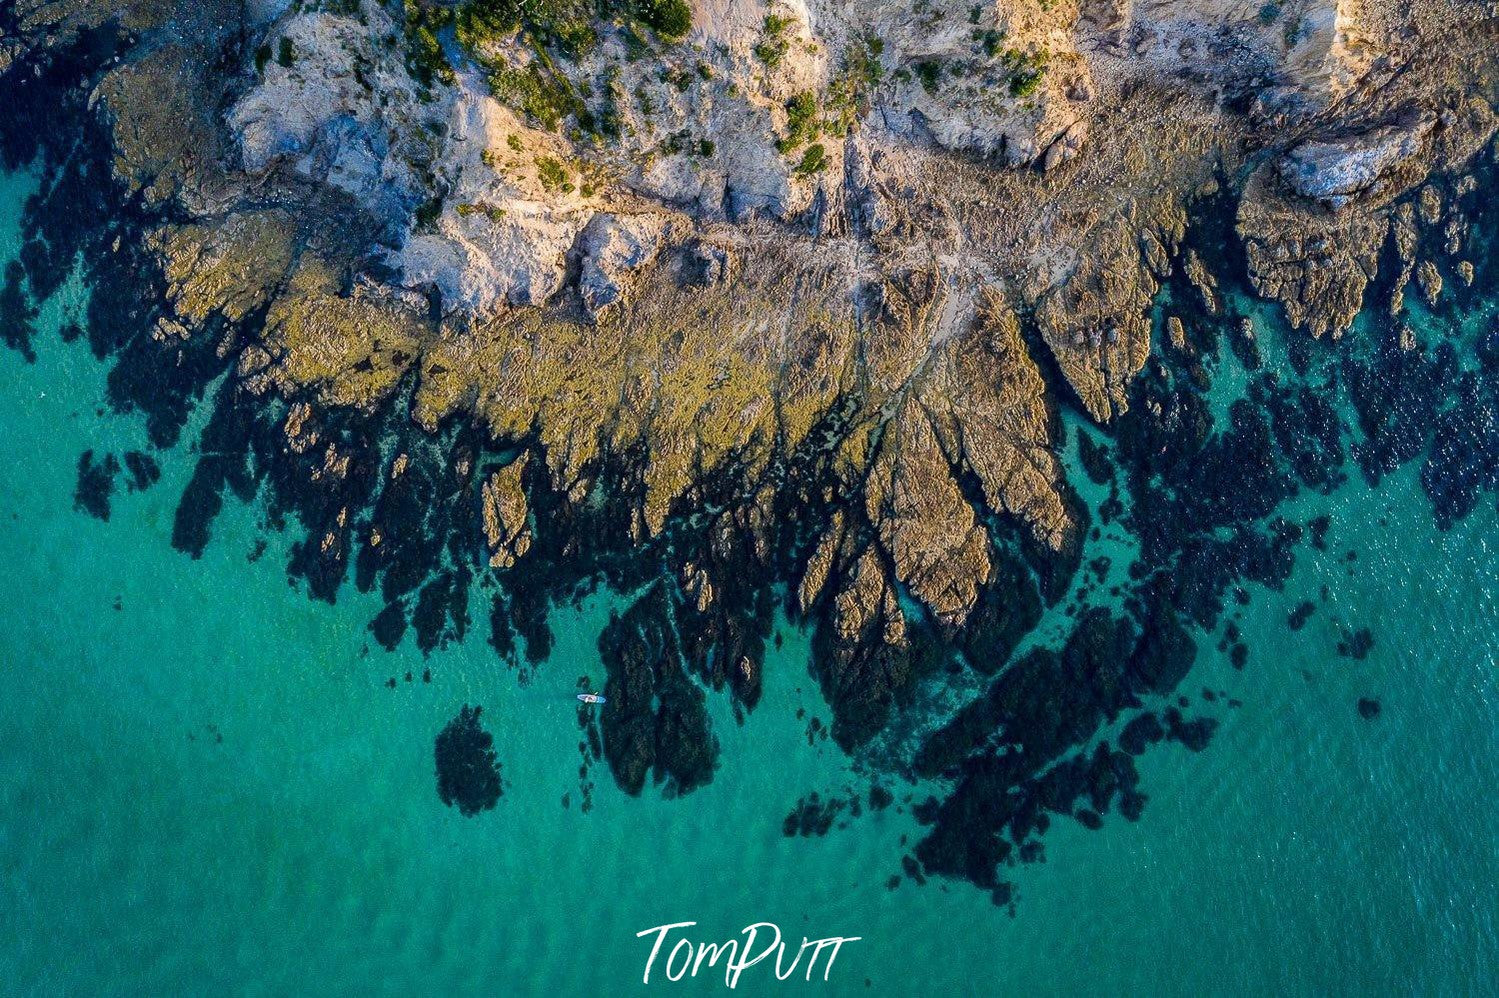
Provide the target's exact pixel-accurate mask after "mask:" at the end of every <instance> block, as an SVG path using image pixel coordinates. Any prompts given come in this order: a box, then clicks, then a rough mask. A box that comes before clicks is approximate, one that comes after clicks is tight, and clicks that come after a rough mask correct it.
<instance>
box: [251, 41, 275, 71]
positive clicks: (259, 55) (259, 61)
mask: <svg viewBox="0 0 1499 998" xmlns="http://www.w3.org/2000/svg"><path fill="white" fill-rule="evenodd" d="M270 61H271V47H270V46H269V45H262V46H260V48H258V49H256V50H255V72H257V73H264V72H265V67H266V63H268V62H270Z"/></svg>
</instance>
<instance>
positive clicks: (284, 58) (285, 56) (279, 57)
mask: <svg viewBox="0 0 1499 998" xmlns="http://www.w3.org/2000/svg"><path fill="white" fill-rule="evenodd" d="M296 61H297V52H296V49H295V48H294V47H293V46H292V41H291V39H290V38H288V37H286V36H285V35H282V36H281V42H280V44H279V45H278V46H277V49H276V62H277V63H278V64H280V65H281V66H283V67H285V68H287V69H290V68H291V66H292V63H294V62H296Z"/></svg>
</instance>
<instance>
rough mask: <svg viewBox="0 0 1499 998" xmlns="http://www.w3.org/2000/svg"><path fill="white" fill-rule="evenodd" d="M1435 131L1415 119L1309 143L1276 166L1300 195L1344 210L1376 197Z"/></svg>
mask: <svg viewBox="0 0 1499 998" xmlns="http://www.w3.org/2000/svg"><path fill="white" fill-rule="evenodd" d="M1431 128H1432V120H1431V119H1430V118H1428V117H1424V116H1416V117H1415V118H1414V120H1412V121H1410V122H1408V123H1403V124H1391V125H1382V126H1380V127H1378V128H1374V129H1370V130H1369V131H1366V132H1360V133H1358V134H1356V135H1350V136H1347V137H1345V138H1342V139H1336V140H1332V141H1313V140H1308V141H1306V142H1302V143H1300V144H1299V145H1297V146H1295V147H1294V148H1292V149H1291V151H1290V152H1288V153H1286V154H1285V155H1284V156H1282V157H1281V158H1280V159H1279V160H1278V161H1277V163H1276V167H1277V169H1278V170H1279V171H1280V175H1281V176H1282V177H1283V178H1284V179H1285V181H1286V183H1287V184H1288V185H1289V186H1290V188H1291V190H1293V191H1295V192H1296V193H1297V194H1299V195H1301V196H1302V197H1306V198H1313V199H1315V200H1317V201H1321V202H1322V203H1324V204H1326V205H1328V206H1330V207H1332V208H1341V207H1343V206H1344V205H1346V204H1347V203H1348V202H1349V201H1351V200H1352V199H1353V198H1355V197H1358V196H1360V195H1366V194H1372V193H1377V192H1378V189H1379V184H1380V183H1381V182H1382V181H1383V180H1384V179H1385V178H1386V177H1387V176H1388V175H1389V174H1390V173H1391V172H1392V171H1394V170H1395V169H1396V168H1397V167H1398V166H1400V164H1402V163H1404V162H1406V161H1407V160H1410V159H1411V158H1413V157H1415V156H1418V155H1419V154H1420V152H1421V148H1422V143H1423V141H1424V140H1425V138H1426V136H1427V135H1428V134H1429V133H1430V132H1431Z"/></svg>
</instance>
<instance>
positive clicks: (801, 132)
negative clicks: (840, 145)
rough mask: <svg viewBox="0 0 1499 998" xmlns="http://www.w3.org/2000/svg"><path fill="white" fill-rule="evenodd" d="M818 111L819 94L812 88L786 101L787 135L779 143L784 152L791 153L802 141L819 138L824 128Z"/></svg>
mask: <svg viewBox="0 0 1499 998" xmlns="http://www.w3.org/2000/svg"><path fill="white" fill-rule="evenodd" d="M817 112H818V109H817V96H816V95H815V94H813V93H812V91H810V90H806V91H803V92H802V93H799V94H797V95H796V96H795V97H793V98H791V99H790V100H789V101H787V102H786V137H785V138H783V139H781V140H780V141H779V142H778V143H777V146H778V147H779V149H780V151H781V152H782V153H789V152H791V151H792V150H794V149H796V148H797V147H798V146H800V145H801V144H802V143H804V142H811V141H812V140H813V139H815V138H817V136H818V134H819V133H820V132H821V130H822V129H821V126H820V125H819V123H818V120H817Z"/></svg>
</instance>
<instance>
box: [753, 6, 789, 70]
mask: <svg viewBox="0 0 1499 998" xmlns="http://www.w3.org/2000/svg"><path fill="white" fill-rule="evenodd" d="M789 27H791V18H789V17H784V16H782V15H780V14H766V15H765V23H764V24H763V25H762V26H761V29H760V41H759V42H757V43H756V44H755V58H756V59H759V60H760V61H761V62H763V63H765V65H766V67H767V68H770V69H775V68H776V67H777V66H779V65H780V64H781V60H782V59H784V58H786V53H787V52H788V51H790V49H791V41H790V40H789V39H788V38H787V37H786V29H787V28H789Z"/></svg>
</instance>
